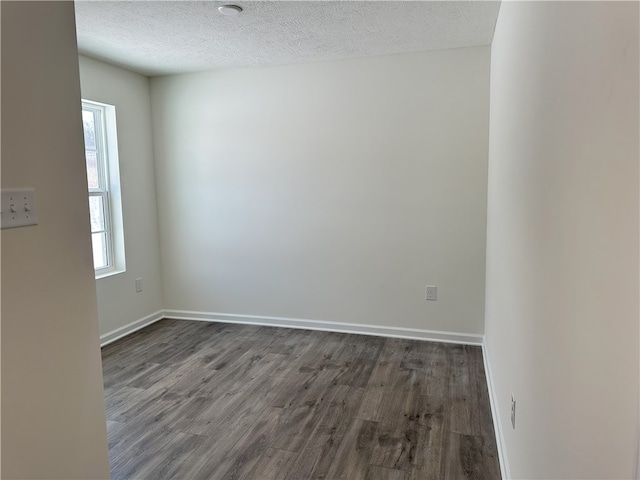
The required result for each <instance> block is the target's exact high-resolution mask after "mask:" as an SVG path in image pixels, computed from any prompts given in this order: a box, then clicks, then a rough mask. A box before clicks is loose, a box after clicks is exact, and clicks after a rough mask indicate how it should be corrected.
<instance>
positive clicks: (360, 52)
mask: <svg viewBox="0 0 640 480" xmlns="http://www.w3.org/2000/svg"><path fill="white" fill-rule="evenodd" d="M225 3H233V4H235V5H239V6H241V7H242V8H243V9H244V11H243V12H242V13H241V14H240V15H239V16H236V17H227V16H224V15H221V14H220V13H219V12H218V11H217V7H218V6H220V5H223V4H225ZM498 9H499V2H487V1H468V2H467V1H443V2H435V1H406V2H405V1H391V2H384V1H301V2H287V1H246V0H239V1H236V2H233V1H229V2H220V1H207V2H194V1H178V2H172V1H134V2H129V1H115V2H114V1H95V0H77V1H76V23H77V30H78V46H79V49H80V52H81V53H84V54H86V55H89V56H92V57H96V58H100V59H103V60H107V61H109V62H111V63H115V64H117V65H122V66H124V67H127V68H129V69H132V70H135V71H138V72H140V73H143V74H146V75H150V76H153V75H163V74H173V73H184V72H195V71H202V70H213V69H219V68H229V67H252V66H269V65H284V64H293V63H301V62H317V61H324V60H337V59H344V58H357V57H366V56H371V55H384V54H390V53H402V52H416V51H423V50H434V49H441V48H457V47H471V46H480V45H488V44H489V43H491V39H492V38H493V31H494V27H495V24H496V18H497V15H498Z"/></svg>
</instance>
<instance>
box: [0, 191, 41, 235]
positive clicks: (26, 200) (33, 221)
mask: <svg viewBox="0 0 640 480" xmlns="http://www.w3.org/2000/svg"><path fill="white" fill-rule="evenodd" d="M0 208H1V209H2V216H1V220H0V225H1V226H2V228H3V229H4V228H15V227H26V226H29V225H37V224H38V214H37V212H36V195H35V190H34V189H33V188H14V189H7V190H5V189H3V190H2V198H1V199H0Z"/></svg>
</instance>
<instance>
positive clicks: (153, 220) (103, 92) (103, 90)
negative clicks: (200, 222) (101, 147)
mask: <svg viewBox="0 0 640 480" xmlns="http://www.w3.org/2000/svg"><path fill="white" fill-rule="evenodd" d="M80 84H81V89H82V97H83V98H84V99H86V100H93V101H97V102H102V103H108V104H110V105H114V106H115V107H116V123H117V129H118V132H117V133H118V155H119V160H120V186H121V194H122V202H123V212H122V215H123V223H124V237H125V253H126V264H127V271H126V272H124V273H121V274H117V275H113V276H110V277H106V278H101V279H99V280H97V282H96V283H97V287H98V313H99V316H98V318H99V323H100V333H101V334H105V333H107V332H110V331H113V330H115V329H117V328H119V327H122V326H124V325H126V324H129V323H131V322H134V321H136V320H139V319H141V318H143V317H146V316H147V315H150V314H153V313H155V312H157V311H158V310H160V309H162V275H161V271H160V245H159V240H158V212H157V208H156V187H155V169H154V164H153V145H152V140H151V105H150V97H149V79H148V78H147V77H144V76H142V75H140V74H137V73H134V72H131V71H129V70H124V69H122V68H118V67H115V66H113V65H109V64H106V63H103V62H100V61H98V60H94V59H92V58H87V57H84V56H80ZM136 278H142V279H143V285H144V289H143V291H142V292H141V293H136V290H135V279H136Z"/></svg>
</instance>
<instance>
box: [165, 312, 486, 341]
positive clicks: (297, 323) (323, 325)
mask: <svg viewBox="0 0 640 480" xmlns="http://www.w3.org/2000/svg"><path fill="white" fill-rule="evenodd" d="M164 316H165V317H166V318H173V319H176V320H198V321H205V322H226V323H243V324H251V325H261V326H268V327H286V328H299V329H304V330H322V331H327V332H341V333H355V334H359V335H373V336H378V337H396V338H408V339H414V340H430V341H434V342H445V343H458V344H463V345H479V346H480V345H482V340H483V336H482V335H475V334H462V333H456V332H440V331H434V330H420V329H414V328H402V327H384V326H379V325H366V324H359V323H342V322H328V321H322V320H305V319H300V318H288V317H267V316H262V315H238V314H233V313H210V312H194V311H189V310H165V311H164Z"/></svg>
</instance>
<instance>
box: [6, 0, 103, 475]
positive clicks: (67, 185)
mask: <svg viewBox="0 0 640 480" xmlns="http://www.w3.org/2000/svg"><path fill="white" fill-rule="evenodd" d="M0 8H1V9H2V188H3V189H4V188H10V187H34V188H35V194H36V204H37V209H38V212H37V213H38V220H39V224H38V225H37V226H31V227H24V228H16V229H10V230H2V472H1V476H2V478H12V479H14V478H29V479H33V478H47V479H72V478H77V479H89V478H91V479H104V478H108V477H109V465H108V458H107V436H106V427H105V415H104V398H103V390H102V368H101V361H100V349H99V343H98V320H97V306H96V290H95V284H94V281H93V265H92V258H91V239H90V228H89V205H88V199H87V176H86V170H85V167H84V155H83V138H82V122H81V118H80V83H79V79H78V52H77V47H76V40H75V25H74V12H73V3H72V2H2V5H1V7H0Z"/></svg>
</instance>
